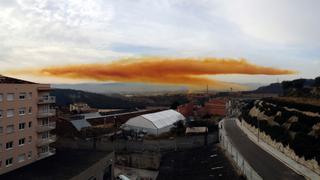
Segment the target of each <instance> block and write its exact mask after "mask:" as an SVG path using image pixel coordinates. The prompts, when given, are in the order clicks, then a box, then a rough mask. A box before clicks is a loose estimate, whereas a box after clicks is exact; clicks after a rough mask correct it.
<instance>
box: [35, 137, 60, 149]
mask: <svg viewBox="0 0 320 180" xmlns="http://www.w3.org/2000/svg"><path fill="white" fill-rule="evenodd" d="M56 140H57V136H56V135H50V136H49V137H48V138H45V139H42V138H39V139H38V142H37V145H38V147H40V146H44V145H47V144H50V143H53V142H55V141H56Z"/></svg>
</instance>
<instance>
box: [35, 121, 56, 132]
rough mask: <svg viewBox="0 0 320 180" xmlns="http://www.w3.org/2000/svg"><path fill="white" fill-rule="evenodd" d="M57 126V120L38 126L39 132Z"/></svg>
mask: <svg viewBox="0 0 320 180" xmlns="http://www.w3.org/2000/svg"><path fill="white" fill-rule="evenodd" d="M55 128H56V122H52V123H49V124H41V125H39V126H38V127H37V132H39V133H40V132H45V131H51V130H53V129H55Z"/></svg>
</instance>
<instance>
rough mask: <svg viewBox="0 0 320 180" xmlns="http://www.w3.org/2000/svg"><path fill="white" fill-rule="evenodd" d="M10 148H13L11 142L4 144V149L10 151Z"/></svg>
mask: <svg viewBox="0 0 320 180" xmlns="http://www.w3.org/2000/svg"><path fill="white" fill-rule="evenodd" d="M12 148H13V141H10V142H7V143H6V149H7V150H9V149H12Z"/></svg>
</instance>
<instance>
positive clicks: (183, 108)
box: [177, 102, 194, 117]
mask: <svg viewBox="0 0 320 180" xmlns="http://www.w3.org/2000/svg"><path fill="white" fill-rule="evenodd" d="M177 111H178V112H179V113H181V114H182V115H184V116H185V117H189V116H193V115H194V112H193V111H194V103H192V102H190V103H186V104H182V105H180V106H178V107H177Z"/></svg>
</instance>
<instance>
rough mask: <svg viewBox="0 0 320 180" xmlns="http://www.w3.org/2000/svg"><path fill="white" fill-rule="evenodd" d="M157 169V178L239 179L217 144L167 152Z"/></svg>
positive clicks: (160, 179)
mask: <svg viewBox="0 0 320 180" xmlns="http://www.w3.org/2000/svg"><path fill="white" fill-rule="evenodd" d="M159 171H160V172H159V176H158V178H157V179H159V180H164V179H166V180H168V179H174V180H177V179H197V180H199V179H228V180H229V179H241V177H240V176H239V175H237V173H236V171H235V170H234V167H233V166H232V165H231V163H230V162H229V161H228V159H227V158H226V157H225V155H224V154H223V152H222V150H221V149H220V148H219V147H218V146H217V145H209V146H207V147H200V148H193V149H187V150H182V151H175V152H168V153H166V154H164V155H163V156H162V160H161V165H160V170H159Z"/></svg>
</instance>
